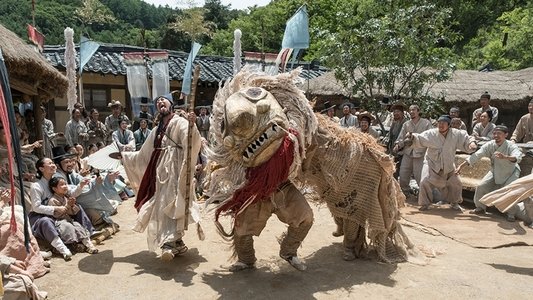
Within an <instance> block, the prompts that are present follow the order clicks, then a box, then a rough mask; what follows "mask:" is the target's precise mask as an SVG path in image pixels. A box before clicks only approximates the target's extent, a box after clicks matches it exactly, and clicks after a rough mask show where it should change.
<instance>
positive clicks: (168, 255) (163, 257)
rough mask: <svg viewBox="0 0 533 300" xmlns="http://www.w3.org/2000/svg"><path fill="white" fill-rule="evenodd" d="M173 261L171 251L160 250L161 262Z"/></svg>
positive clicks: (167, 249)
mask: <svg viewBox="0 0 533 300" xmlns="http://www.w3.org/2000/svg"><path fill="white" fill-rule="evenodd" d="M173 259H174V253H172V249H170V248H166V249H165V248H164V249H162V250H161V260H162V261H171V260H173Z"/></svg>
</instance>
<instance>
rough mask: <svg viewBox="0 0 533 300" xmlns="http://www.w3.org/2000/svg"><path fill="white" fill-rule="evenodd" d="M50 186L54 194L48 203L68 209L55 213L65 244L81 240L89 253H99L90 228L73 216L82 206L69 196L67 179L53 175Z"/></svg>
mask: <svg viewBox="0 0 533 300" xmlns="http://www.w3.org/2000/svg"><path fill="white" fill-rule="evenodd" d="M49 186H50V190H51V191H52V193H53V194H54V195H53V196H52V198H50V199H49V201H48V205H50V206H63V207H65V209H66V211H65V212H64V213H62V214H61V213H54V217H55V219H56V227H57V228H58V230H59V237H60V238H61V240H63V242H64V243H65V244H72V243H79V242H81V243H82V244H83V245H84V246H85V247H86V248H87V253H90V254H95V253H98V249H97V248H96V247H95V246H94V245H93V243H92V242H91V239H90V233H89V230H88V229H87V228H84V227H83V226H82V225H81V224H80V223H78V222H77V221H74V220H73V218H72V216H74V215H76V214H77V213H78V212H79V211H80V210H81V208H80V207H79V206H78V205H77V204H76V199H75V198H74V197H69V195H68V185H67V182H66V181H65V179H63V178H61V177H52V179H50V181H49Z"/></svg>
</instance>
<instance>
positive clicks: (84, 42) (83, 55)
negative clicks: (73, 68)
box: [79, 35, 100, 75]
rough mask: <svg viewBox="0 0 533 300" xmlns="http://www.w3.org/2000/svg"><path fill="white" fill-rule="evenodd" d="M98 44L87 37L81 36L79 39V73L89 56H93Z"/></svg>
mask: <svg viewBox="0 0 533 300" xmlns="http://www.w3.org/2000/svg"><path fill="white" fill-rule="evenodd" d="M98 47H100V44H98V43H97V42H93V41H91V40H89V39H88V38H86V37H84V36H83V35H82V36H81V41H80V70H79V72H80V75H81V73H83V67H84V66H85V65H86V64H87V63H88V62H89V60H90V59H91V57H93V55H94V53H95V52H96V50H98Z"/></svg>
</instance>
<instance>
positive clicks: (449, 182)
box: [405, 115, 477, 211]
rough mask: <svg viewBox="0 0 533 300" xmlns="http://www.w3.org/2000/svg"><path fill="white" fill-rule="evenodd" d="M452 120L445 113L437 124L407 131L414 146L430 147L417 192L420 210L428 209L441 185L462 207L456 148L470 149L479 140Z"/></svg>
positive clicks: (456, 206)
mask: <svg viewBox="0 0 533 300" xmlns="http://www.w3.org/2000/svg"><path fill="white" fill-rule="evenodd" d="M450 122H451V118H450V116H448V115H443V116H441V117H440V118H439V119H438V128H435V129H430V130H426V131H424V132H423V133H410V132H409V133H407V134H406V138H405V139H406V140H412V148H413V149H416V148H424V147H425V148H427V151H426V155H425V158H424V166H423V167H422V181H421V182H420V191H419V194H418V204H419V205H421V207H420V210H421V211H424V210H428V209H429V206H430V205H431V203H432V202H433V189H438V190H439V192H440V194H441V195H442V196H443V198H445V199H446V198H447V200H448V202H449V203H450V204H451V207H452V208H453V209H457V210H461V207H460V206H459V203H461V202H463V197H462V184H461V181H460V180H459V176H457V174H456V173H455V151H456V150H457V149H459V150H461V151H463V152H467V153H471V152H473V151H474V150H476V148H477V144H476V142H475V141H474V139H473V138H472V137H469V136H468V134H467V133H466V132H465V131H464V130H459V129H455V128H450Z"/></svg>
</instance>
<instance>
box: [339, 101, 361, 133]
mask: <svg viewBox="0 0 533 300" xmlns="http://www.w3.org/2000/svg"><path fill="white" fill-rule="evenodd" d="M352 107H353V104H351V103H344V104H343V105H342V114H343V115H344V116H343V117H342V118H341V119H340V121H339V124H341V126H342V127H344V128H349V127H358V126H359V123H358V121H357V117H356V116H354V115H352Z"/></svg>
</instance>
